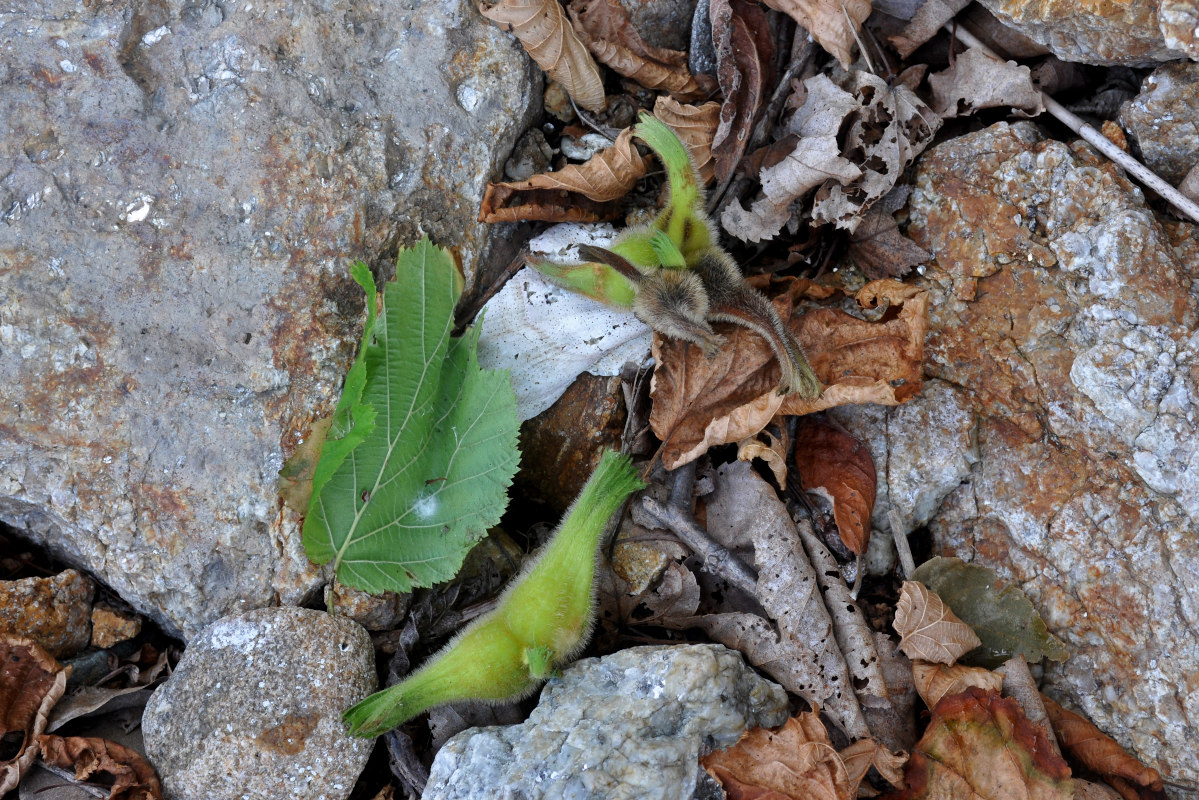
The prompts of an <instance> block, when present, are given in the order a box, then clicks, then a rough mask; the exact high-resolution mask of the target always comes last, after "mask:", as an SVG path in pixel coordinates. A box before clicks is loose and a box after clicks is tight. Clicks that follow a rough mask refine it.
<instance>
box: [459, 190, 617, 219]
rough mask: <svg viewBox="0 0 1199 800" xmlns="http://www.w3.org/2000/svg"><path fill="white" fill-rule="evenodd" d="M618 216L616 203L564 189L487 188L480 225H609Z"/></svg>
mask: <svg viewBox="0 0 1199 800" xmlns="http://www.w3.org/2000/svg"><path fill="white" fill-rule="evenodd" d="M620 216H621V211H620V205H619V204H617V203H597V202H595V201H594V200H588V199H587V198H586V197H580V196H579V195H577V194H571V193H570V192H568V191H566V190H564V189H533V190H530V191H526V192H521V191H517V190H516V189H511V188H509V187H507V186H504V185H503V184H498V183H493V184H488V186H487V192H486V193H485V194H484V195H483V203H482V205H481V206H480V207H479V222H486V223H493V222H529V221H536V222H580V223H584V222H608V221H609V220H614V219H616V218H618V217H620Z"/></svg>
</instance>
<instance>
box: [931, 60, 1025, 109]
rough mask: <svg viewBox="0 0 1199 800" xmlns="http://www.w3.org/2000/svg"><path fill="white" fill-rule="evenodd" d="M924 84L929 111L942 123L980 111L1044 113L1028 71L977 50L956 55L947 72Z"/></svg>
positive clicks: (1012, 62) (933, 77)
mask: <svg viewBox="0 0 1199 800" xmlns="http://www.w3.org/2000/svg"><path fill="white" fill-rule="evenodd" d="M928 83H929V86H931V87H932V90H933V110H934V111H936V112H937V113H938V114H940V115H941V116H942V117H943V118H945V119H949V118H950V117H958V116H966V115H967V114H973V113H974V112H975V111H978V110H979V109H983V108H997V107H1008V108H1012V109H1013V110H1016V111H1020V112H1023V113H1024V114H1026V115H1028V116H1030V117H1035V116H1036V115H1037V114H1040V113H1042V112H1043V111H1044V110H1045V103H1044V98H1043V97H1042V95H1041V92H1040V90H1039V89H1037V87H1035V86H1033V83H1032V72H1030V71H1029V69H1028V67H1025V66H1021V65H1020V64H1017V63H1016V62H1015V61H1001V60H999V59H997V58H994V57H992V56H990V55H988V54H987V53H986V52H984V51H983V50H982V48H979V47H971V48H970V49H969V50H967V51H966V52H964V53H962V54H961V55H959V56H958V57H957V58H956V59H955V60H954V63H953V64H952V65H951V66H950V67H949V69H947V70H944V71H943V72H937V73H934V74H932V75H929V76H928Z"/></svg>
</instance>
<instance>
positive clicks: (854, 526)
mask: <svg viewBox="0 0 1199 800" xmlns="http://www.w3.org/2000/svg"><path fill="white" fill-rule="evenodd" d="M795 468H796V470H797V472H798V474H799V484H800V486H801V487H802V488H803V489H804V491H807V492H819V493H821V494H824V495H825V496H826V497H827V498H828V499H829V500H831V501H832V505H833V519H834V520H835V521H836V523H837V531H838V532H839V533H840V535H841V541H842V542H844V543H845V546H846V547H848V548H849V549H850V551H852V552H854V553H858V554H861V553H865V552H866V544H867V543H868V542H869V541H870V514H871V513H872V512H873V511H874V493H875V488H876V486H875V479H876V476H875V471H874V458H873V457H872V456H871V455H870V449H869V448H868V447H866V445H865V444H863V443H862V442H860V441H858V440H857V439H855V438H854V437H853V435H851V434H850V433H849V432H848V431H846V430H845V429H844V428H842V427H841V426H840V425H838V424H837V423H836V422H834V421H832V420H830V419H828V418H827V417H822V416H819V415H815V414H809V415H807V416H804V417H801V418H800V420H799V424H798V427H797V428H796V432H795Z"/></svg>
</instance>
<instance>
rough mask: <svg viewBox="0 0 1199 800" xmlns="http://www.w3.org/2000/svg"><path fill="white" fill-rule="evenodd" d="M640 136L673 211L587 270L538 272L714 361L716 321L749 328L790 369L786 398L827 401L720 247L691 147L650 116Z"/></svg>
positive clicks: (601, 251)
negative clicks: (658, 166) (661, 171)
mask: <svg viewBox="0 0 1199 800" xmlns="http://www.w3.org/2000/svg"><path fill="white" fill-rule="evenodd" d="M634 135H635V136H637V138H639V139H641V140H642V141H643V142H645V143H646V144H647V145H649V147H650V149H652V150H653V151H654V152H655V153H656V154H657V155H658V158H659V159H661V161H662V164H663V166H665V168H666V176H667V185H668V187H669V192H670V195H669V199H668V201H667V203H666V207H665V208H664V209H663V210H662V211H661V212H660V213H659V214H658V216H657V217H656V218H655V219H654V220H653V222H650V223H649V224H647V225H644V226H640V227H637V228H633V229H630V230H628V231H625V232H624V233H623V234H622V235H621V236H620V238H619V239H618V240H617V241H616V243H615V244H613V245H612V247H611V248H607V249H606V248H602V247H594V246H591V245H583V246H581V247H580V248H579V252H580V253H581V254H582V256H583V257H584V258H586V259H588V263H585V264H581V265H577V266H566V265H561V264H553V263H547V262H542V263H538V264H536V265H534V266H536V268H537V269H538V270H539V271H540V272H541V273H543V274H544V275H545V276H546V277H548V278H549V279H550V280H552V281H554V282H555V283H558V284H559V285H561V286H564V287H565V288H567V289H570V290H572V291H576V292H579V293H580V294H584V295H587V296H588V297H591V298H593V299H595V300H598V301H600V302H602V303H607V304H609V305H614V306H620V307H622V308H631V309H632V310H633V313H634V314H636V315H637V317H638V319H640V320H642V321H643V322H645V323H646V324H647V325H649V326H650V327H651V328H653V329H654V330H656V331H658V332H659V333H661V334H663V335H665V336H671V337H673V338H676V339H682V340H684V341H688V342H693V343H695V344H697V345H699V346H700V347H701V348H702V349H703V351H704V353H705V354H706V355H708V356H711V355H713V354H714V353H715V352H716V351H718V350H719V349H720V347H721V346H722V345H723V344H724V341H725V340H724V337H722V336H720V335H719V334H718V333H716V332H715V331H714V330H712V325H711V323H713V322H729V323H733V324H735V325H740V326H742V327H745V328H749V329H750V330H752V331H754V332H755V333H757V334H758V335H759V336H761V337H762V338H763V339H765V340H766V341H767V342H768V343H769V344H770V347H771V349H773V350H774V354H775V357H776V358H777V359H778V362H779V366H780V367H781V368H782V377H781V379H780V381H779V392H780V393H782V394H790V393H795V394H799V395H800V396H802V397H805V398H816V397H819V396H820V392H821V390H822V387H821V385H820V381H819V379H818V378H817V377H816V375H815V373H813V372H812V368H811V366H810V365H809V364H808V360H807V357H806V356H805V355H804V352H803V349H802V348H801V347H800V345H799V343H798V342H797V341H796V340H795V337H794V336H792V335H791V331H790V330H788V329H787V326H786V325H784V324H783V322H782V320H781V319H780V318H779V315H778V312H777V311H775V309H774V306H773V305H771V304H770V301H769V300H767V299H766V297H765V295H763V294H762V293H761V292H759V291H758V290H756V289H754V288H753V287H752V286H750V285H749V284H747V283H746V282H745V277H744V276H743V275H742V274H741V268H740V267H738V266H737V263H736V262H735V261H734V260H733V258H732V256H730V255H729V254H728V253H727V252H725V251H724V250H723V249H721V247H720V246H719V245H718V244H717V237H716V232H715V228H714V226H713V224H712V222H711V220H709V219H708V216H707V214H705V213H704V210H703V207H704V193H703V189H702V188H701V185H700V178H699V173H698V171H697V170H696V169H695V165H694V163H692V161H691V156H690V154H688V152H687V148H686V146H685V145H684V144H683V142H682V141H680V140H679V137H678V136H676V135H675V133H674V131H672V130H671V129H670V128H669V127H667V126H666V125H665V124H664V123H662V122H661V121H659V120H658V119H656V118H655V117H653V116H652V115H650V114H648V113H646V112H642V114H641V122H640V124H638V125H637V127H636V129H635V130H634Z"/></svg>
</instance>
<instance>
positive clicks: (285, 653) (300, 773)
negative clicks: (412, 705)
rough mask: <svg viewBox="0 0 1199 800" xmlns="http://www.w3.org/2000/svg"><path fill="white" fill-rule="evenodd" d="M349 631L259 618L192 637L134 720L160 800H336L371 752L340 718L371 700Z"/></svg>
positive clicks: (325, 618) (353, 627) (296, 619)
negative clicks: (158, 786)
mask: <svg viewBox="0 0 1199 800" xmlns="http://www.w3.org/2000/svg"><path fill="white" fill-rule="evenodd" d="M376 683H377V678H376V675H375V658H374V648H373V647H372V646H371V641H370V637H369V636H368V635H367V633H366V631H365V630H364V629H363V628H362V627H361V626H359V625H358V624H357V623H355V622H352V621H350V620H348V619H346V618H345V617H335V616H330V615H329V614H326V613H325V612H323V611H313V610H311V609H306V608H261V609H257V610H254V611H247V612H245V613H243V614H239V615H236V616H232V617H226V618H224V619H220V620H217V621H216V622H214V623H213V624H212V625H209V626H208V627H207V628H205V629H204V630H203V631H202V632H201V633H200V635H198V636H196V637H195V638H193V639H192V641H191V643H190V644H189V645H188V648H187V651H186V652H185V653H184V654H183V658H182V659H181V660H180V661H179V666H178V667H177V668H176V670H175V672H174V674H172V675H171V677H170V678H169V679H168V680H167V682H166V683H164V684H163V685H162V686H160V687H159V688H158V689H157V690H156V691H155V692H154V694H153V695H152V696H151V697H150V702H149V703H147V704H146V710H145V713H144V714H143V716H142V731H143V737H144V741H145V746H146V755H147V757H148V758H149V759H150V761H151V763H153V765H154V768H155V769H157V770H158V774H159V776H160V777H161V778H162V782H163V788H164V789H165V790H166V796H167V800H309V799H310V800H318V799H319V800H341V798H345V797H347V796H349V794H350V791H351V790H352V789H353V788H354V783H355V782H356V781H357V779H358V774H359V773H360V772H362V768H363V767H365V766H366V760H367V758H369V757H370V754H371V750H372V749H373V747H374V741H373V740H370V739H358V738H354V737H351V736H348V735H347V734H346V726H345V723H343V722H342V720H341V713H342V712H343V711H344V710H345V709H346V708H348V707H349V706H350V705H352V704H354V703H356V702H358V701H359V700H361V699H363V698H364V697H366V696H367V695H368V694H369V693H370V692H372V691H374V689H375V686H376Z"/></svg>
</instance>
